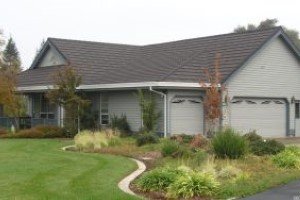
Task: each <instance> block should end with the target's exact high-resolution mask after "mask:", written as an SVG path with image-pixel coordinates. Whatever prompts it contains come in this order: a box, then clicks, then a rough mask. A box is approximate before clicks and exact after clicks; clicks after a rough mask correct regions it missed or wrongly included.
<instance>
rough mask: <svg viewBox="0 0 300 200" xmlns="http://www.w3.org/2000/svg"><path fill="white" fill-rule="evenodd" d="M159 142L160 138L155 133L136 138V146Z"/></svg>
mask: <svg viewBox="0 0 300 200" xmlns="http://www.w3.org/2000/svg"><path fill="white" fill-rule="evenodd" d="M158 141H159V138H158V136H157V135H155V134H154V133H144V134H140V135H138V136H137V138H136V144H137V146H143V145H145V144H153V143H158Z"/></svg>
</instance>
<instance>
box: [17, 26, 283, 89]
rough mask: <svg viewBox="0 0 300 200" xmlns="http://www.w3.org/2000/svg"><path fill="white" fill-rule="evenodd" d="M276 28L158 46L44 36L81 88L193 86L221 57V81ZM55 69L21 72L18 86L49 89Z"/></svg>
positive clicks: (278, 29)
mask: <svg viewBox="0 0 300 200" xmlns="http://www.w3.org/2000/svg"><path fill="white" fill-rule="evenodd" d="M278 31H281V29H280V28H273V29H268V30H260V31H252V32H247V33H230V34H224V35H216V36H209V37H201V38H194V39H187V40H180V41H174V42H167V43H161V44H153V45H145V46H134V45H121V44H111V43H101V42H87V41H77V40H66V39H57V38H49V39H48V42H50V43H51V44H52V45H53V46H55V47H56V48H57V50H58V51H59V52H60V53H62V54H63V56H64V57H65V58H66V59H67V60H68V62H69V63H70V65H71V66H72V67H74V68H75V69H76V70H78V73H79V74H80V75H81V76H82V80H83V84H86V85H90V84H109V83H133V82H155V81H162V82H198V81H199V80H204V79H205V77H204V75H203V69H204V68H206V67H211V66H213V62H214V60H215V55H216V53H220V55H221V68H220V71H221V74H222V77H223V80H225V79H226V78H227V77H228V76H229V75H230V74H231V73H232V72H233V71H234V70H236V69H237V68H238V67H240V66H241V65H242V64H243V63H244V62H245V61H246V59H247V58H249V57H250V56H251V55H252V54H253V53H254V52H256V51H257V50H258V49H259V48H260V47H261V46H262V45H263V44H264V43H265V42H266V41H268V39H269V38H271V37H272V36H274V35H275V34H276V33H278ZM58 68H59V66H55V67H43V68H32V69H29V70H26V71H24V72H22V73H21V74H20V76H19V83H18V86H41V85H51V84H53V83H52V79H51V75H52V74H53V73H54V72H55V71H56V70H57V69H58Z"/></svg>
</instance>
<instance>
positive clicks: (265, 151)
mask: <svg viewBox="0 0 300 200" xmlns="http://www.w3.org/2000/svg"><path fill="white" fill-rule="evenodd" d="M243 137H244V138H245V139H246V140H248V142H249V150H250V152H251V153H253V154H255V155H258V156H262V155H274V154H277V153H279V152H281V151H283V150H284V148H285V147H284V144H282V143H280V142H277V141H276V140H263V138H262V137H261V136H259V135H257V134H256V133H255V132H250V133H247V134H245V135H244V136H243Z"/></svg>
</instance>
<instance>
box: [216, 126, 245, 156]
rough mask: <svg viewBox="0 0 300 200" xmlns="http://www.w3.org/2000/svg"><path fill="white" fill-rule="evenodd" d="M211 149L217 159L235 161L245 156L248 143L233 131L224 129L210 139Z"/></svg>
mask: <svg viewBox="0 0 300 200" xmlns="http://www.w3.org/2000/svg"><path fill="white" fill-rule="evenodd" d="M212 148H213V151H214V153H215V154H216V156H217V157H219V158H230V159H237V158H240V157H242V156H244V155H245V154H246V152H247V149H248V143H247V141H246V139H245V138H243V137H242V136H241V135H239V134H238V133H237V132H235V131H234V130H233V129H231V128H226V129H224V130H221V131H219V132H217V133H216V135H215V136H214V138H213V139H212Z"/></svg>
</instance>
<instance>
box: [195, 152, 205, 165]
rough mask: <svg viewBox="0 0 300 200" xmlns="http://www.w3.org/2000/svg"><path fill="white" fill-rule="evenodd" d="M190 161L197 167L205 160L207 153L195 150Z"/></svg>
mask: <svg viewBox="0 0 300 200" xmlns="http://www.w3.org/2000/svg"><path fill="white" fill-rule="evenodd" d="M192 159H193V161H194V162H195V163H196V165H197V166H199V165H201V164H202V163H203V162H204V161H205V160H206V159H207V153H206V152H205V151H203V150H197V151H195V153H194V155H193V157H192Z"/></svg>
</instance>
